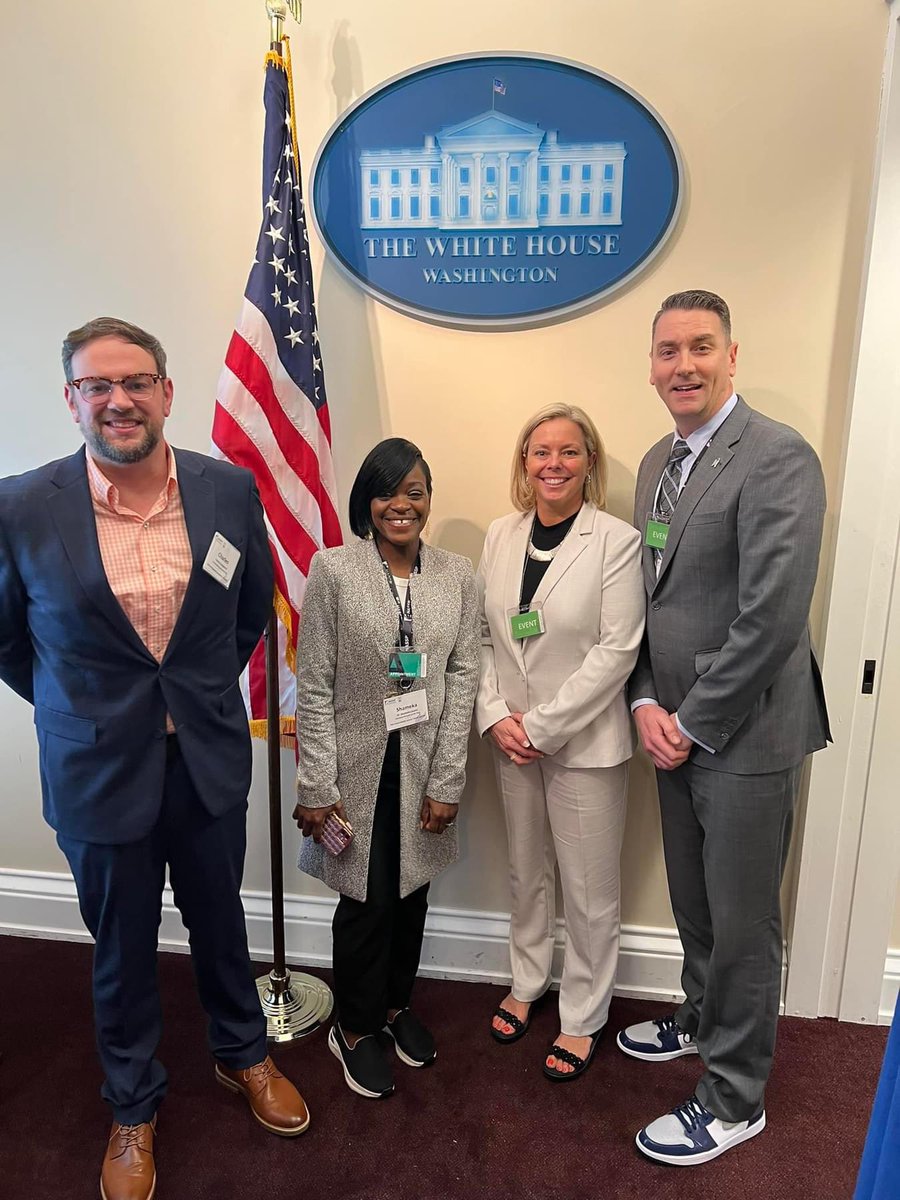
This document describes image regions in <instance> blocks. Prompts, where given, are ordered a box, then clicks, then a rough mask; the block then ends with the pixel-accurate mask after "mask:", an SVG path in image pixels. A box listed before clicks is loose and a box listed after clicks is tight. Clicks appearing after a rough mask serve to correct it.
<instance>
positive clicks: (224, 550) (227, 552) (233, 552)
mask: <svg viewBox="0 0 900 1200" xmlns="http://www.w3.org/2000/svg"><path fill="white" fill-rule="evenodd" d="M240 559H241V552H240V550H238V548H237V546H232V544H231V542H229V540H228V538H227V537H224V536H223V535H222V534H221V533H214V534H213V539H212V541H211V542H210V543H209V549H208V550H207V552H206V558H205V559H204V560H203V570H204V571H205V572H206V573H207V575H211V576H212V577H213V579H214V580H215V581H216V583H220V584H221V585H222V587H223V588H225V589H228V588H229V587H230V586H231V581H232V579H233V578H234V572H235V569H236V568H237V565H238V563H239V562H240Z"/></svg>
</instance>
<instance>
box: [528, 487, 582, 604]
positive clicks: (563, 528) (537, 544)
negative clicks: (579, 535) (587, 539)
mask: <svg viewBox="0 0 900 1200" xmlns="http://www.w3.org/2000/svg"><path fill="white" fill-rule="evenodd" d="M578 512H581V509H579V510H578ZM577 516H578V513H577V512H574V513H572V515H571V517H566V519H565V520H564V521H559V522H558V523H557V524H556V525H544V524H542V522H541V521H539V520H538V515H537V513H535V514H534V525H533V526H532V528H531V544H532V545H533V546H534V548H535V550H555V549H556V547H557V546H559V545H560V544H561V542H562V540H563V538H564V537H565V536H566V534H567V533H568V532H569V530H570V529H571V528H572V526H573V524H574V523H575V518H576V517H577ZM549 566H550V563H549V562H538V561H537V559H536V558H529V557H528V551H527V550H526V551H525V570H524V573H523V575H522V593H521V595H520V597H519V606H520V607H521V608H522V609H523V611H525V612H527V611H528V606H529V605H530V604H531V601H532V599H533V598H534V593H535V592H536V591H537V590H538V585H539V584H540V582H541V580H542V579H543V578H544V576H545V575H546V573H547V568H548V567H549Z"/></svg>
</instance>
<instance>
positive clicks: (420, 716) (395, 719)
mask: <svg viewBox="0 0 900 1200" xmlns="http://www.w3.org/2000/svg"><path fill="white" fill-rule="evenodd" d="M427 720H428V699H427V697H426V696H425V692H424V690H423V691H418V692H404V693H403V695H402V696H389V697H388V698H387V699H386V700H385V702H384V722H385V724H386V725H387V730H388V733H393V732H394V730H395V729H406V727H407V726H409V725H421V724H423V722H425V721H427Z"/></svg>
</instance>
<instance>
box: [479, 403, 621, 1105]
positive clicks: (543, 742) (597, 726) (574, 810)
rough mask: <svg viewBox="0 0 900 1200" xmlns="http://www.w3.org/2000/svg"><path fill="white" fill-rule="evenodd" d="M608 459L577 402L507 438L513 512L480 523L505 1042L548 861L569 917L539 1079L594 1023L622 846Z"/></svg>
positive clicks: (514, 1019)
mask: <svg viewBox="0 0 900 1200" xmlns="http://www.w3.org/2000/svg"><path fill="white" fill-rule="evenodd" d="M605 494H606V457H605V454H604V451H603V444H602V442H601V440H600V436H599V434H598V433H597V429H596V427H595V426H594V423H593V422H592V421H591V419H590V417H588V416H587V414H586V413H585V412H583V410H582V409H580V408H577V407H575V406H574V405H568V404H553V405H549V406H548V407H546V408H543V409H541V410H540V412H538V413H536V414H535V415H534V416H533V417H532V418H531V420H529V421H528V422H527V423H526V425H525V427H524V428H523V429H522V431H521V433H520V434H519V438H518V441H517V442H516V449H515V453H514V455H513V466H512V487H511V495H512V501H513V504H514V505H515V507H516V509H517V510H518V511H517V512H514V513H511V514H510V515H509V516H506V517H501V518H500V519H499V520H497V521H494V522H493V524H492V525H491V527H490V529H489V530H488V534H487V538H486V540H485V544H484V552H483V554H482V558H481V563H480V565H479V568H478V575H477V579H478V585H479V592H480V597H481V606H482V607H481V611H482V651H481V674H480V681H479V687H478V695H477V700H476V706H475V715H476V722H477V726H478V730H479V733H481V734H490V738H491V742H492V746H493V750H494V759H495V765H496V772H497V781H498V786H499V790H500V795H501V798H502V801H503V807H504V812H505V816H506V825H507V833H508V840H509V858H510V886H511V889H512V915H511V922H510V959H511V964H512V989H511V991H510V993H509V995H508V996H507V997H506V999H505V1000H504V1001H503V1002H502V1004H501V1005H500V1006H499V1008H498V1009H497V1011H496V1012H495V1013H494V1017H493V1020H492V1024H491V1033H492V1035H493V1036H494V1038H495V1039H496V1040H497V1041H499V1042H512V1041H516V1040H517V1039H518V1038H519V1037H521V1036H522V1035H523V1034H524V1033H525V1032H526V1031H527V1028H528V1023H529V1019H530V1014H531V1006H532V1004H533V1003H534V1002H535V1001H536V1000H538V999H539V998H540V997H541V996H542V995H543V994H544V992H545V991H546V990H547V987H548V986H549V983H550V971H551V963H552V957H553V945H554V934H555V924H556V913H555V903H554V901H555V890H556V871H555V868H556V866H558V868H559V874H560V880H561V884H562V893H563V900H564V904H565V917H566V953H565V962H564V966H563V973H562V980H561V984H560V994H559V1017H560V1034H559V1037H558V1038H557V1039H556V1041H555V1042H554V1044H553V1045H552V1046H551V1048H550V1050H549V1051H548V1053H547V1056H546V1059H545V1063H544V1074H545V1075H547V1076H548V1077H549V1078H551V1079H553V1080H559V1081H563V1080H572V1079H574V1078H576V1077H577V1076H578V1075H580V1074H581V1073H582V1072H583V1071H584V1070H585V1069H586V1067H587V1066H588V1064H589V1063H590V1061H591V1056H592V1055H593V1052H594V1048H595V1046H596V1044H597V1037H598V1036H599V1033H600V1030H601V1029H602V1028H603V1026H604V1024H605V1023H606V1017H607V1012H608V1009H609V1001H610V997H611V995H612V988H613V983H614V980H615V972H616V960H617V956H618V944H619V853H620V850H621V844H622V832H623V828H624V823H625V789H626V784H627V770H628V768H627V764H628V759H629V758H630V757H631V754H632V751H633V748H634V740H633V734H632V729H631V721H630V717H629V714H628V709H627V706H626V703H625V693H624V686H625V681H626V680H627V678H628V676H629V674H630V673H631V670H632V667H633V666H634V664H635V661H636V659H637V653H638V647H639V645H640V641H641V634H642V632H643V627H644V593H643V583H642V580H641V565H640V553H641V550H640V535H639V534H638V533H637V531H636V530H634V529H633V528H632V527H631V526H630V525H626V524H625V522H624V521H620V520H618V518H616V517H612V516H610V515H609V514H608V513H606V512H604V511H603V505H604V502H605Z"/></svg>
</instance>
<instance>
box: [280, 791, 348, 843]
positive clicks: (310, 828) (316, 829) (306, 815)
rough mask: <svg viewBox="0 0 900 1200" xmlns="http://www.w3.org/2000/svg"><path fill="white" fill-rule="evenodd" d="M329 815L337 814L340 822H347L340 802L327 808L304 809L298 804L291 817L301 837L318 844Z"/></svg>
mask: <svg viewBox="0 0 900 1200" xmlns="http://www.w3.org/2000/svg"><path fill="white" fill-rule="evenodd" d="M329 813H337V815H338V816H339V817H340V818H341V819H342V820H344V821H346V820H347V814H346V813H345V812H344V806H343V804H341V802H340V800H339V801H338V802H337V804H330V805H329V806H328V808H304V806H303V805H302V804H298V805H296V807H295V808H294V811H293V813H292V814H291V815H292V816H293V818H294V820H295V821H296V822H297V826H298V828H299V829H300V832H301V833H302V834H303V836H304V837H311V838H312V840H313V841H314V842H316V843H318V842H321V840H322V829H323V827H324V825H325V821H326V819H327V817H328V814H329Z"/></svg>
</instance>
